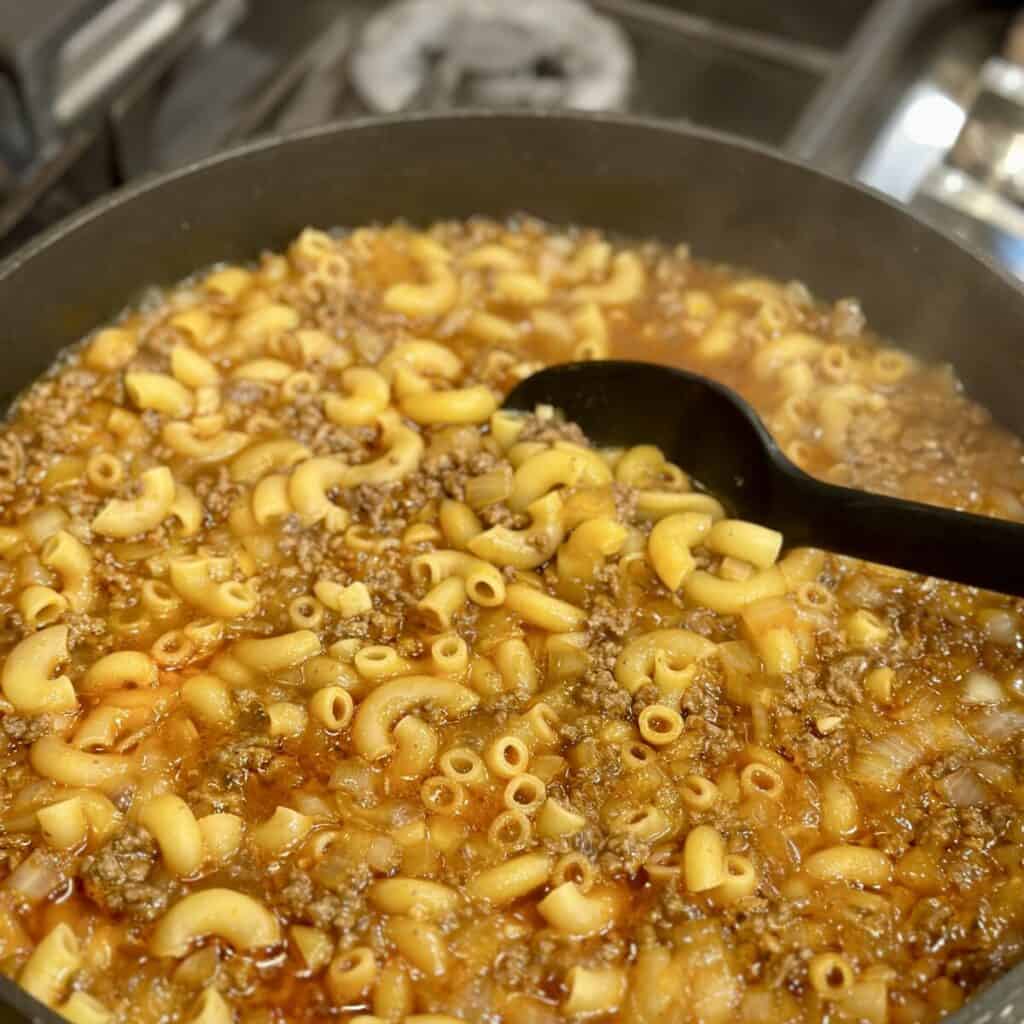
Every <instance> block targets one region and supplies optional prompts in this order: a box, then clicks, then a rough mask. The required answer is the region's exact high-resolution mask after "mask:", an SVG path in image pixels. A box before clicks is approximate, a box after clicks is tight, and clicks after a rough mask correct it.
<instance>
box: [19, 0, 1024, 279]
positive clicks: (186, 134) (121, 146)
mask: <svg viewBox="0 0 1024 1024" xmlns="http://www.w3.org/2000/svg"><path fill="white" fill-rule="evenodd" d="M1019 8H1020V4H1019V3H1000V2H995V0H772V2H765V0H592V2H589V3H587V2H584V0H398V2H393V3H386V2H371V0H0V254H3V253H5V252H8V251H10V250H11V249H13V248H14V247H15V246H16V245H18V244H20V243H21V242H23V241H24V240H25V239H27V238H29V237H31V236H32V235H33V234H34V233H36V232H38V231H39V230H41V228H43V227H45V226H46V225H47V224H50V223H52V222H53V221H55V220H57V219H59V218H60V217H62V216H64V215H65V214H67V213H68V212H70V211H72V210H74V209H76V208H77V207H79V206H81V205H82V204H83V203H85V202H88V201H89V200H90V199H92V198H95V197H96V196H99V195H101V194H103V193H104V192H107V191H109V190H110V189H112V188H114V187H116V186H117V185H119V184H122V183H124V182H127V181H131V180H133V179H135V178H138V177H139V176H140V175H143V174H146V173H148V172H152V171H158V170H164V169H168V168H173V167H177V166H180V165H182V164H186V163H188V162H189V161H191V160H195V159H197V158H199V157H202V156H205V155H207V154H209V153H213V152H216V151H217V150H218V149H221V148H223V147H225V146H228V145H231V144H233V143H237V142H240V141H243V140H246V139H250V138H254V137H257V136H259V135H262V134H266V133H275V132H285V131H292V130H295V129H301V128H307V127H311V126H314V125H318V124H323V123H325V122H328V121H332V120H335V119H338V118H347V117H357V116H361V115H365V114H367V113H377V112H385V113H394V112H402V111H414V110H439V109H444V108H448V107H472V106H486V107H510V108H515V107H545V108H558V107H574V108H579V109H585V110H612V111H626V112H630V113H635V114H639V115H652V116H656V117H661V118H669V119H672V120H677V121H679V122H683V123H692V124H697V125H702V126H706V127H709V128H716V129H721V130H723V131H727V132H733V133H736V134H738V135H741V136H744V137H746V138H749V139H752V140H755V141H757V142H759V143H762V144H765V145H768V146H771V147H775V148H777V149H778V150H780V151H781V152H783V153H788V154H791V155H794V156H797V157H800V158H803V159H805V160H808V161H810V162H811V163H814V164H816V165H818V166H820V167H822V168H825V169H827V170H829V171H832V172H834V173H837V174H840V175H844V176H847V177H851V178H856V179H859V180H861V181H864V182H867V183H868V184H870V185H872V186H874V187H875V188H877V189H880V190H881V191H883V192H886V193H888V194H889V195H891V196H893V197H895V198H896V199H898V200H900V201H901V202H906V203H909V204H910V205H911V206H912V207H914V208H915V209H917V210H918V211H920V212H921V213H922V214H923V215H924V216H926V217H931V218H933V219H935V220H936V221H939V222H941V223H942V224H944V225H946V226H947V227H949V228H951V229H953V230H955V231H957V232H959V233H960V234H962V235H963V236H965V237H967V238H969V239H971V240H972V241H973V242H975V243H976V244H977V245H979V246H981V247H983V248H984V249H986V250H987V251H988V252H990V253H991V254H993V255H994V256H995V258H997V259H998V260H1000V261H1002V262H1003V263H1004V264H1005V265H1006V266H1008V267H1009V268H1010V269H1011V270H1012V271H1013V272H1014V273H1017V274H1018V275H1020V276H1022V277H1024V207H1022V203H1024V18H1022V19H1020V20H1018V17H1017V15H1018V10H1019ZM680 185H681V187H685V182H681V183H680ZM879 244H884V240H881V239H880V240H879Z"/></svg>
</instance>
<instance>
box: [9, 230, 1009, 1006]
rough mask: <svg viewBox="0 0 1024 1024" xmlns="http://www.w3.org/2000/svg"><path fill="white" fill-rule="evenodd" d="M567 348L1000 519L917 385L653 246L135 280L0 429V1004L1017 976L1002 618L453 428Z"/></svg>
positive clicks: (682, 488) (883, 998)
mask: <svg viewBox="0 0 1024 1024" xmlns="http://www.w3.org/2000/svg"><path fill="white" fill-rule="evenodd" d="M609 355H618V356H634V357H642V358H648V359H660V360H663V361H667V362H671V363H676V364H679V365H685V366H688V367H692V368H696V369H699V370H703V371H705V372H708V373H711V374H713V375H715V376H717V377H719V378H720V379H722V380H724V381H726V382H727V383H729V384H731V385H733V386H735V387H737V388H738V389H739V390H740V391H742V392H743V393H744V394H745V395H746V396H747V397H748V398H750V399H751V400H752V401H753V402H754V403H755V404H756V405H757V407H758V408H759V409H760V411H761V412H762V413H763V415H764V416H765V417H766V420H767V422H768V424H769V426H770V428H771V429H772V430H773V431H774V433H775V435H776V437H777V439H778V441H779V442H780V444H781V445H782V446H783V447H784V448H785V449H786V450H787V451H790V452H792V453H797V454H799V457H800V461H801V463H802V464H803V465H805V466H806V467H807V468H809V469H810V470H811V471H812V472H815V473H817V474H820V475H822V476H825V477H829V478H832V479H840V478H841V479H843V480H844V481H845V482H849V483H854V484H857V485H860V486H866V487H870V488H875V489H880V490H884V491H890V492H894V493H900V494H905V495H907V496H910V497H915V498H923V499H926V500H932V501H938V502H940V503H941V502H945V503H951V504H955V505H959V506H963V507H967V508H971V509H974V510H976V511H982V512H988V513H991V514H997V515H1004V516H1010V517H1014V518H1021V519H1024V498H1022V494H1024V459H1022V454H1024V449H1022V447H1021V445H1020V444H1018V443H1017V442H1016V441H1014V440H1012V439H1010V438H1008V437H1007V436H1006V435H1004V434H1002V433H1000V432H999V431H998V430H997V429H996V428H994V427H993V426H991V425H990V424H988V423H987V421H986V417H985V415H984V413H983V412H982V410H980V409H978V408H977V407H976V406H974V405H971V404H970V402H969V401H968V400H967V399H966V398H965V397H964V396H963V395H962V394H961V393H960V392H959V390H958V388H957V385H956V382H955V380H954V379H953V377H952V375H951V374H950V373H949V372H948V371H945V370H941V369H937V368H934V367H929V366H925V365H923V364H921V363H919V362H918V361H917V360H915V359H913V358H912V357H910V356H909V355H906V354H904V353H901V352H898V351H896V350H894V349H889V348H885V347H882V346H881V345H880V344H879V343H878V341H877V339H875V338H874V337H873V336H872V335H871V334H870V333H869V332H868V331H867V330H866V328H865V326H864V324H863V318H862V316H861V315H860V312H859V310H858V308H857V306H856V303H854V302H853V301H852V300H842V301H840V302H838V303H836V304H834V305H832V306H826V305H823V304H820V303H816V302H814V301H813V300H812V299H811V298H810V297H809V296H808V294H807V292H806V290H805V289H803V288H802V287H800V286H797V285H783V284H779V283H777V282H774V281H771V280H769V279H766V278H761V277H753V276H750V275H746V274H743V273H741V272H740V271H737V270H735V269H732V268H727V267H721V266H711V265H704V264H700V263H698V262H695V261H693V260H692V259H691V258H690V257H689V254H688V253H687V251H686V250H685V249H684V248H676V249H669V248H665V247H662V246H657V245H619V244H612V243H611V242H609V241H607V240H605V239H603V238H602V237H600V236H599V235H598V234H596V233H595V232H590V231H575V230H573V231H561V230H556V229H554V228H550V227H547V226H545V225H541V224H538V223H534V222H532V221H530V220H529V219H521V220H519V221H516V222H514V223H510V224H508V225H502V224H497V223H492V222H487V221H483V220H474V221H471V222H468V223H461V224H459V223H450V224H442V225H438V226H436V227H434V228H432V229H430V230H429V231H425V232H417V231H414V230H412V229H410V228H408V227H405V226H395V227H385V228H363V229H359V230H356V231H353V232H351V233H348V234H337V235H335V234H327V233H324V232H322V231H317V230H313V229H307V230H306V231H304V232H303V233H302V234H301V235H300V236H299V238H298V239H296V240H295V242H294V243H293V244H292V245H291V246H290V247H289V248H288V250H287V251H286V252H285V253H283V254H266V255H265V256H263V257H262V258H261V259H260V261H258V262H256V263H254V264H253V265H251V266H248V267H232V266H224V267H219V268H215V269H213V270H212V271H209V272H207V273H204V274H199V275H198V276H196V277H195V278H193V279H191V280H189V281H186V282H184V283H181V284H179V285H176V286H173V287H170V288H167V289H166V290H165V291H163V292H162V293H160V294H159V296H158V297H157V298H156V299H154V300H152V301H147V303H146V304H145V306H143V307H141V308H140V309H137V310H131V311H128V312H126V313H125V315H124V316H123V317H122V318H121V320H120V321H119V322H118V323H117V324H116V325H114V326H108V327H105V328H103V329H100V330H98V331H97V333H95V334H94V335H93V336H92V337H90V338H88V339H86V340H85V341H84V343H83V345H82V347H81V349H80V350H78V351H76V352H73V353H71V354H70V355H69V356H68V357H67V358H66V359H65V360H63V361H62V362H61V363H60V365H59V366H58V367H57V368H56V369H55V370H54V371H53V372H52V373H51V374H50V375H49V376H47V377H46V378H45V379H44V380H42V381H40V382H38V383H36V384H35V385H33V386H32V387H31V388H30V389H29V390H28V391H27V392H26V393H25V395H24V396H23V397H22V398H21V399H20V401H19V403H18V404H17V406H16V408H15V409H14V411H13V413H12V415H11V418H10V419H9V421H8V422H7V424H6V425H4V426H3V427H0V465H2V466H4V467H6V466H8V465H10V466H13V467H15V470H14V471H13V472H10V473H4V474H3V475H0V604H2V606H3V611H4V618H5V628H4V630H3V632H2V635H0V661H2V665H0V688H2V693H3V697H2V700H0V741H2V744H3V747H2V755H3V764H4V768H3V778H2V780H0V837H2V842H0V894H2V896H3V898H2V899H0V971H2V972H4V973H6V974H8V975H10V976H11V977H13V978H15V979H16V980H20V981H21V983H22V984H23V985H24V986H25V987H26V988H27V989H28V990H29V991H30V992H32V993H33V994H34V995H36V996H37V997H38V998H41V999H42V1000H44V1001H45V1002H47V1003H49V1004H50V1005H51V1006H53V1007H54V1008H55V1009H57V1010H58V1012H60V1013H62V1014H64V1016H65V1017H66V1018H67V1019H69V1020H72V1021H91V1022H96V1024H107V1022H111V1024H150V1022H151V1024H158V1022H161V1024H162V1022H175V1024H177V1022H188V1021H202V1022H205V1024H228V1022H234V1024H302V1022H309V1024H312V1022H313V1021H319V1020H324V1019H331V1020H336V1021H338V1022H339V1024H353V1022H360V1021H362V1022H364V1024H365V1022H376V1021H380V1022H385V1021H386V1022H390V1024H398V1022H401V1021H405V1022H409V1024H417V1022H419V1024H429V1022H434V1024H442V1022H451V1021H466V1022H477V1021H488V1022H493V1024H554V1022H557V1021H560V1020H580V1019H586V1020H594V1021H600V1022H602V1024H612V1022H622V1024H727V1022H728V1024H731V1022H734V1021H735V1022H738V1024H762V1022H778V1024H782V1022H791V1024H797V1022H807V1024H815V1022H826V1021H827V1022H829V1024H834V1022H840V1021H850V1022H853V1021H862V1022H863V1021H866V1022H868V1024H910V1022H927V1021H933V1020H936V1019H937V1018H938V1017H940V1016H941V1015H943V1014H945V1013H947V1012H949V1011H951V1010H954V1009H955V1008H956V1007H957V1006H959V1005H960V1003H961V1002H962V1001H963V1000H964V999H965V998H967V997H968V996H969V995H970V994H971V993H972V992H973V991H975V990H976V989H977V988H978V987H979V986H981V985H983V984H985V983H987V982H989V981H990V980H992V979H993V978H994V977H996V976H997V975H998V974H999V973H1001V972H1002V971H1003V970H1004V969H1005V968H1006V967H1007V966H1008V965H1009V964H1011V963H1012V962H1014V961H1015V960H1016V959H1018V958H1019V957H1020V956H1021V953H1022V951H1024V706H1022V703H1021V702H1022V701H1024V624H1022V619H1021V615H1022V613H1024V607H1022V605H1021V603H1020V602H1018V601H1014V600H1010V599H1007V598H1003V597H999V596H997V595H993V594H985V593H979V592H976V591H973V590H970V589H968V588H964V587H958V586H953V585H950V584H946V583H939V582H937V581H934V580H924V579H921V578H918V577H913V576H910V575H908V574H906V573H901V572H896V571H894V570H890V569H886V568H884V567H881V566H874V565H869V564H865V563H862V562H858V561H855V560H852V559H846V558H841V557H837V556H832V555H825V554H824V553H822V552H815V551H809V550H805V549H797V550H793V549H792V548H789V547H787V545H786V538H785V537H784V536H780V534H778V533H777V532H776V531H774V530H772V529H768V528H767V527H766V525H765V524H758V523H750V522H745V521H742V520H738V519H734V518H729V517H728V516H727V515H726V512H725V510H724V509H723V508H722V506H721V505H720V504H719V503H718V501H717V500H716V499H715V497H714V496H713V495H708V494H705V493H704V492H702V491H701V490H700V481H699V480H696V481H694V480H691V479H690V477H689V476H688V475H687V473H686V472H685V470H686V469H687V467H686V466H685V465H684V466H675V465H673V464H672V463H671V462H669V461H667V459H666V456H665V453H663V452H661V451H659V450H658V449H657V448H656V447H654V446H652V445H640V446H637V447H635V448H631V449H628V450H614V451H612V450H604V451H603V450H599V449H598V448H596V447H595V446H594V445H593V444H591V443H590V441H588V439H587V438H586V437H584V436H583V435H582V433H581V432H580V431H579V430H578V428H576V427H575V426H574V425H573V424H570V423H565V422H564V421H563V420H562V419H561V418H560V416H559V415H558V412H557V410H551V409H538V410H536V411H535V413H533V414H531V415H515V414H510V413H504V412H501V411H497V407H498V405H499V404H500V401H501V396H502V395H503V394H505V393H506V392H507V391H508V390H509V389H510V387H511V386H513V385H514V384H515V382H516V381H517V380H519V379H521V378H522V377H523V376H525V375H526V374H528V373H530V372H531V371H532V370H533V369H534V368H536V367H537V366H539V365H543V364H544V363H547V362H555V361H563V360H566V359H571V358H604V357H607V356H609ZM53 481H59V484H60V485H59V486H55V485H53Z"/></svg>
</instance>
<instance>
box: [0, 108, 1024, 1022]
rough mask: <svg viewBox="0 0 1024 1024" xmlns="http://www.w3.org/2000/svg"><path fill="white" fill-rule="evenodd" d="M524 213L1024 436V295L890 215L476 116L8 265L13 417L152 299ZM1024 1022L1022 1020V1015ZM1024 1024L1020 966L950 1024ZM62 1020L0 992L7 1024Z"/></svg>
mask: <svg viewBox="0 0 1024 1024" xmlns="http://www.w3.org/2000/svg"><path fill="white" fill-rule="evenodd" d="M520 211H522V212H527V213H530V214H535V215H537V216H539V217H542V218H545V219H547V220H550V221H553V222H556V223H579V224H585V225H592V226H595V227H599V228H602V229H604V230H605V231H606V232H610V233H612V234H620V235H624V236H630V237H633V238H640V239H642V238H645V237H656V238H660V239H662V240H664V241H668V242H674V241H679V242H683V241H685V242H688V243H690V244H691V245H692V247H693V250H694V252H695V254H696V255H698V256H700V257H702V258H705V259H712V260H722V261H727V262H730V263H734V264H739V265H740V266H744V267H748V268H750V269H752V270H755V271H761V272H763V273H766V274H769V275H771V276H773V277H777V278H782V279H787V278H796V279H799V280H802V281H804V282H805V283H806V284H807V285H808V286H809V287H810V289H811V290H812V292H814V293H815V294H816V295H817V296H819V297H821V298H824V299H837V298H840V297H842V296H847V295H854V296H857V297H859V298H860V299H861V301H862V303H863V305H864V308H865V311H866V313H867V316H868V319H869V321H870V323H871V324H872V326H873V327H874V328H875V329H877V330H878V331H879V333H880V334H882V335H883V336H887V337H889V338H891V339H892V340H893V341H894V342H895V343H896V344H897V345H899V346H901V347H904V348H906V349H908V350H909V351H911V352H914V353H915V354H917V355H919V356H922V357H924V358H927V359H931V360H940V361H948V362H951V363H953V364H954V365H955V367H956V369H957V372H958V374H959V376H960V378H961V379H962V380H963V381H964V383H965V385H966V388H967V390H968V392H969V393H970V394H971V396H972V397H973V398H974V399H976V400H977V401H979V402H981V403H982V404H983V405H985V406H987V407H988V408H989V409H990V410H991V411H992V413H993V414H994V415H995V417H996V418H997V419H998V420H999V421H1000V422H1001V423H1002V424H1003V425H1004V426H1006V427H1008V428H1010V429H1011V430H1014V431H1015V432H1017V433H1019V434H1022V435H1024V401H1022V400H1021V391H1022V388H1024V292H1022V291H1021V290H1020V289H1019V287H1018V286H1017V285H1016V284H1015V282H1014V281H1013V280H1012V279H1011V278H1010V277H1009V276H1008V275H1007V274H1006V273H1005V272H1003V271H1002V270H1001V269H999V268H997V267H995V266H994V265H993V264H991V263H989V262H987V261H986V260H985V259H984V258H982V257H980V256H978V255H976V254H974V253H972V252H970V251H968V250H967V249H965V248H963V247H962V246H961V245H960V244H959V243H957V242H956V241H954V240H953V239H952V238H951V237H949V236H947V235H944V234H943V233H941V232H939V231H936V230H934V229H932V228H930V227H927V226H925V225H924V224H922V223H920V222H919V221H917V220H915V219H914V218H913V217H911V216H910V215H909V214H908V213H906V212H905V211H904V210H902V209H901V208H899V207H897V206H896V205H895V204H893V203H891V202H889V201H888V200H886V199H884V198H882V197H881V196H878V195H876V194H874V193H872V192H870V191H869V190H867V189H865V188H862V187H859V186H856V185H851V184H848V183H844V182H841V181H839V180H838V179H835V178H831V177H828V176H827V175H824V174H821V173H819V172H817V171H813V170H811V169H809V168H807V167H804V166H802V165H799V164H796V163H792V162H790V161H787V160H785V159H783V158H781V157H779V156H776V155H774V154H772V153H770V152H769V151H767V150H764V149H761V148H759V147H757V146H754V145H751V144H749V143H746V142H742V141H739V140H736V139H733V138H730V137H728V136H725V135H721V134H717V133H713V132H705V131H697V130H693V129H689V128H682V127H679V126H675V125H670V124H666V123H660V122H653V121H642V120H635V119H625V118H619V117H614V116H593V115H566V114H504V113H503V114H487V113H467V114H454V115H453V114H448V115H428V116H422V117H411V118H401V119H374V120H366V121H356V122H348V123H346V124H343V125H336V126H332V127H327V128H323V129H317V130H315V131H312V132H309V133H305V134H301V135H297V136H292V137H289V138H283V139H269V140H266V141H261V142H257V143H255V144H252V145H250V146H247V147H244V148H241V149H237V150H234V151H232V152H230V153H227V154H224V155H221V156H217V157H214V158H212V159H210V160H207V161H204V162H202V163H199V164H196V165H194V166H192V167H188V168H185V169H183V170H181V171H176V172H174V173H172V174H169V175H166V176H163V177H161V178H157V179H154V180H151V181H147V182H143V183H141V184H139V185H136V186H133V187H131V188H128V189H125V190H123V191H121V192H119V193H116V194H114V195H113V196H111V197H108V198H105V199H103V200H101V201H100V202H98V203H96V204H94V205H92V206H91V207H89V208H87V209H86V210H84V211H82V212H81V213H79V214H77V215H75V216H73V217H72V218H70V219H69V220H67V221H65V222H64V223H62V224H60V225H58V226H57V227H55V228H53V229H51V230H50V231H48V232H46V233H45V234H43V235H42V236H40V237H39V238H38V239H36V240H34V241H33V242H31V243H30V244H29V245H28V246H26V247H25V248H24V249H22V250H21V251H20V252H18V253H16V254H15V255H14V256H12V257H11V258H9V259H8V260H7V261H6V262H5V263H4V264H2V265H0V381H2V383H0V408H2V407H4V406H6V405H7V404H8V403H9V401H10V399H11V398H12V397H13V396H14V395H16V394H17V393H18V392H19V391H20V390H21V389H22V388H24V387H25V386H26V385H27V384H29V383H30V382H31V381H32V380H33V379H34V378H35V377H37V376H38V375H39V374H40V373H42V372H43V371H44V370H45V369H46V368H47V367H48V366H49V365H50V363H51V362H52V361H53V359H54V357H55V356H56V355H57V354H58V353H59V352H60V350H61V349H62V348H63V347H64V346H65V345H67V344H69V343H71V342H73V341H75V340H77V339H78V338H79V337H81V336H82V335H83V334H85V333H87V332H88V331H90V330H91V329H93V328H94V327H95V326H97V325H98V324H100V323H102V322H103V321H105V320H107V319H108V318H110V317H112V316H114V315H116V314H117V313H118V312H119V311H120V310H121V309H122V308H123V307H124V306H125V305H126V304H128V303H130V302H132V301H134V300H136V299H138V298H139V297H140V296H141V295H142V293H143V292H144V290H145V288H146V287H147V286H148V285H152V284H169V283H172V282H174V281H175V280H177V279H179V278H182V277H184V276H186V275H188V274H190V273H192V272H193V271H195V270H197V269H200V268H202V267H204V266H207V265H209V264H211V263H214V262H217V261H220V260H227V261H245V260H249V259H252V258H253V257H255V256H256V255H258V253H259V252H260V250H262V249H280V248H282V247H283V246H284V245H285V244H286V243H287V242H288V241H289V240H290V239H291V238H292V237H294V236H295V235H296V234H297V233H298V232H299V231H300V230H301V229H302V228H303V227H305V226H307V225H310V224H312V225H316V226H319V227H330V226H335V225H337V226H354V225H359V224H366V223H369V222H372V221H390V220H394V219H396V218H405V219H407V220H409V221H411V222H413V223H428V222H430V221H433V220H437V219H443V218H464V217H468V216H472V215H473V214H485V215H490V216H495V217H503V216H506V215H509V214H514V213H516V212H520ZM1018 1007H1020V1009H1018ZM1022 1016H1024V965H1022V966H1021V967H1018V968H1017V969H1015V970H1013V971H1011V972H1009V973H1008V974H1007V975H1006V976H1004V977H1003V978H1002V979H1000V980H999V981H997V982H996V983H995V984H993V985H992V986H990V987H989V988H988V989H986V990H985V991H983V992H982V993H981V994H980V995H978V996H977V997H975V998H974V999H973V1000H971V1001H970V1002H969V1003H968V1004H967V1005H966V1006H965V1008H964V1009H963V1010H961V1011H960V1012H959V1013H957V1014H955V1015H954V1016H953V1017H950V1018H947V1020H948V1021H949V1022H950V1024H989V1022H992V1024H996V1022H1001V1021H1009V1020H1017V1019H1021V1018H1022ZM62 1019H63V1018H60V1017H59V1016H57V1015H56V1014H54V1013H52V1012H51V1011H49V1010H47V1009H46V1008H45V1007H42V1006H41V1005H40V1004H38V1003H36V1002H35V1001H34V1000H33V999H31V998H30V997H29V996H27V995H26V994H25V993H23V992H22V991H21V990H20V989H18V988H17V987H16V986H15V985H14V984H13V983H11V982H9V981H7V980H6V979H3V978H0V1024H23V1022H26V1021H36V1022H39V1024H60V1021H62Z"/></svg>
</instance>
